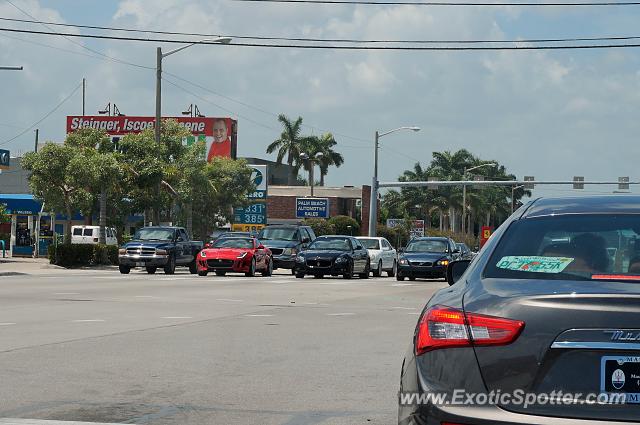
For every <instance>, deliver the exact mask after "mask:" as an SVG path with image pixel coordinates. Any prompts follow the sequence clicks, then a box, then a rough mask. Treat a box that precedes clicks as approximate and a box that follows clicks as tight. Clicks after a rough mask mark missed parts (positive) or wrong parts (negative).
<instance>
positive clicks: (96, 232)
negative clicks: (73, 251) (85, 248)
mask: <svg viewBox="0 0 640 425" xmlns="http://www.w3.org/2000/svg"><path fill="white" fill-rule="evenodd" d="M105 232H106V234H107V235H106V236H107V245H118V239H117V238H116V229H114V228H113V227H107V228H105ZM99 241H100V226H71V243H72V244H97V243H98V242H99Z"/></svg>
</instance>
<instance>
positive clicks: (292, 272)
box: [291, 268, 296, 276]
mask: <svg viewBox="0 0 640 425" xmlns="http://www.w3.org/2000/svg"><path fill="white" fill-rule="evenodd" d="M291 274H292V275H294V276H295V275H296V269H294V268H292V269H291Z"/></svg>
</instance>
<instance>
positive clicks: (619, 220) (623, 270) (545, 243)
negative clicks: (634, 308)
mask: <svg viewBox="0 0 640 425" xmlns="http://www.w3.org/2000/svg"><path fill="white" fill-rule="evenodd" d="M484 277H489V278H508V279H560V280H618V281H619V280H623V281H637V282H640V215H602V214H601V215H564V216H549V217H539V218H529V219H523V220H519V221H516V222H514V223H512V224H511V226H510V227H509V229H507V231H506V233H505V234H504V236H503V237H502V239H501V240H500V243H499V245H498V247H497V249H496V250H495V251H494V253H493V255H492V257H491V259H490V261H489V264H488V265H487V268H486V269H485V272H484Z"/></svg>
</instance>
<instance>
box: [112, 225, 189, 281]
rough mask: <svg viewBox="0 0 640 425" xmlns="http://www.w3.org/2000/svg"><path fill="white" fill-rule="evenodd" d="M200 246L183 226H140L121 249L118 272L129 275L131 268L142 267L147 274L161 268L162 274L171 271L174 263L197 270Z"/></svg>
mask: <svg viewBox="0 0 640 425" xmlns="http://www.w3.org/2000/svg"><path fill="white" fill-rule="evenodd" d="M201 249H202V242H200V241H192V240H191V239H190V238H189V235H188V234H187V231H186V230H185V229H183V228H182V227H165V226H151V227H143V228H142V229H140V230H138V231H137V232H136V233H135V235H134V236H133V239H132V240H131V241H130V242H128V243H126V244H125V245H124V246H123V247H122V248H120V251H119V253H118V261H119V264H120V273H122V274H128V273H129V272H130V271H131V269H132V268H134V267H144V268H145V269H146V270H147V273H149V274H154V273H155V272H156V270H157V269H158V267H162V268H163V269H164V273H165V274H173V273H175V270H176V266H185V267H189V271H190V272H191V273H192V274H195V273H196V272H197V271H198V270H197V268H196V256H197V255H198V253H199V252H200V250H201Z"/></svg>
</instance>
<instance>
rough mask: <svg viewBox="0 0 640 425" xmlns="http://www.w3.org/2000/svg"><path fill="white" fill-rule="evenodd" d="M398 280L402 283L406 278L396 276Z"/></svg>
mask: <svg viewBox="0 0 640 425" xmlns="http://www.w3.org/2000/svg"><path fill="white" fill-rule="evenodd" d="M396 280H398V281H400V282H402V281H403V280H404V276H400V275H399V274H397V275H396Z"/></svg>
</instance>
